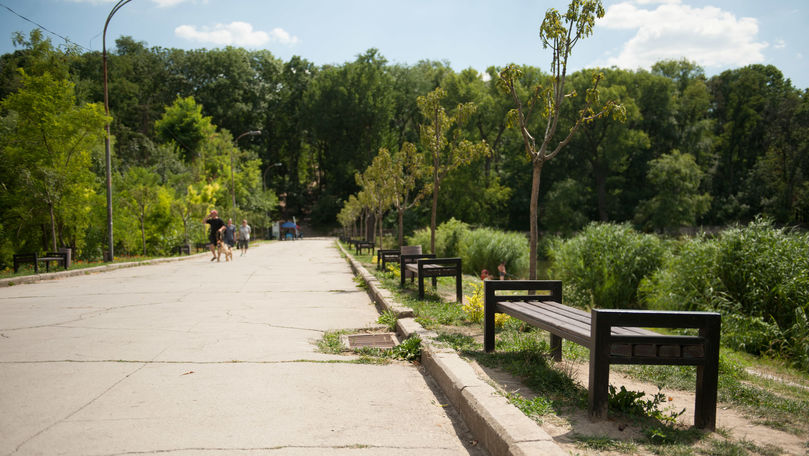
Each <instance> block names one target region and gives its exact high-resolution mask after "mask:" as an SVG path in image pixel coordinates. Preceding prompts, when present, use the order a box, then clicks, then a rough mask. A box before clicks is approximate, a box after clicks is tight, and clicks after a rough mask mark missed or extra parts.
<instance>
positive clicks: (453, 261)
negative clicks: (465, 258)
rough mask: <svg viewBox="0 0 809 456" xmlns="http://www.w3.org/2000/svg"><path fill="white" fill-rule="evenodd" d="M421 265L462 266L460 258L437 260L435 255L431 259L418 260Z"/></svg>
mask: <svg viewBox="0 0 809 456" xmlns="http://www.w3.org/2000/svg"><path fill="white" fill-rule="evenodd" d="M417 263H418V264H419V265H422V264H457V265H460V264H461V259H460V258H435V255H433V256H432V257H429V258H420V259H418V260H417Z"/></svg>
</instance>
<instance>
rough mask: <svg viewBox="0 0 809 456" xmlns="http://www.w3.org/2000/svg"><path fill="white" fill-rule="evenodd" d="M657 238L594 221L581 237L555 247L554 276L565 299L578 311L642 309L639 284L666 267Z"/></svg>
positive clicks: (552, 271)
mask: <svg viewBox="0 0 809 456" xmlns="http://www.w3.org/2000/svg"><path fill="white" fill-rule="evenodd" d="M664 250H665V246H664V243H663V241H662V240H661V239H660V238H658V237H657V236H653V235H649V234H642V233H639V232H637V231H635V230H634V229H633V228H632V227H630V226H629V225H627V224H622V225H616V224H611V223H592V224H590V225H588V226H587V227H586V228H585V229H584V230H583V231H581V232H580V233H579V234H578V235H576V236H574V237H572V238H570V239H568V240H562V239H558V240H556V241H555V242H553V243H552V245H551V247H550V250H549V256H550V258H551V261H552V262H553V264H552V265H551V277H554V278H559V279H561V280H562V283H563V285H564V287H565V300H566V301H568V302H569V303H571V304H573V305H576V306H578V307H585V308H587V307H600V308H611V309H612V308H623V309H631V308H639V307H641V306H642V305H641V303H640V302H639V300H638V286H639V284H640V282H641V280H642V279H643V278H644V277H646V276H648V275H651V274H652V273H653V272H654V271H655V270H656V269H657V268H658V267H659V266H660V264H661V263H662V261H663V254H664Z"/></svg>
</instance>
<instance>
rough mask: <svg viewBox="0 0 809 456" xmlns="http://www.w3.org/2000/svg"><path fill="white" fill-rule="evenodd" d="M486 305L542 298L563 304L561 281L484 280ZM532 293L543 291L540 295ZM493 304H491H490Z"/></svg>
mask: <svg viewBox="0 0 809 456" xmlns="http://www.w3.org/2000/svg"><path fill="white" fill-rule="evenodd" d="M483 287H484V293H485V300H484V303H485V305H492V306H493V305H494V304H495V303H497V302H499V301H530V300H536V298H537V296H542V297H544V298H545V300H547V301H554V302H558V303H560V304H561V303H562V281H561V280H484V281H483ZM501 290H506V291H527V292H529V294H519V295H502V296H500V295H498V294H497V292H498V291H501ZM532 291H541V292H542V293H540V294H536V293H534V294H530V292H532ZM490 303H491V304H490Z"/></svg>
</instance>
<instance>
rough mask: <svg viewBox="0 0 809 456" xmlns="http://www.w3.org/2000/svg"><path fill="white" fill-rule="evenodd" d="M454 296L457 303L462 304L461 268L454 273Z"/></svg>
mask: <svg viewBox="0 0 809 456" xmlns="http://www.w3.org/2000/svg"><path fill="white" fill-rule="evenodd" d="M455 298H456V300H457V301H458V303H459V304H463V282H462V281H461V268H460V267H459V268H458V271H457V272H456V273H455Z"/></svg>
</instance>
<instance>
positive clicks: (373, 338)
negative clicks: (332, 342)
mask: <svg viewBox="0 0 809 456" xmlns="http://www.w3.org/2000/svg"><path fill="white" fill-rule="evenodd" d="M343 343H344V344H345V345H346V346H347V347H348V348H349V349H354V348H360V347H373V348H393V347H395V346H396V345H398V344H399V340H398V339H397V338H396V334H394V333H372V334H349V335H346V336H343Z"/></svg>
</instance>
